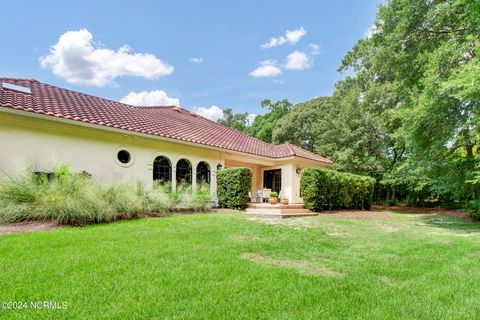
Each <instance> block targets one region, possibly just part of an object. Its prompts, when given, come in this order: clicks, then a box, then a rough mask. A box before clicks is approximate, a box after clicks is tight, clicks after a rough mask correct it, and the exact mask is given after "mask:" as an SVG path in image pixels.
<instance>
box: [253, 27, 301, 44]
mask: <svg viewBox="0 0 480 320" xmlns="http://www.w3.org/2000/svg"><path fill="white" fill-rule="evenodd" d="M306 34H307V31H305V29H303V27H300V28H298V29H295V30H292V31H290V30H287V31H286V32H285V35H284V36H280V37H278V38H275V37H272V38H270V41H268V42H267V43H264V44H262V45H261V46H260V47H261V48H263V49H269V48H273V47H278V46H281V45H284V44H286V43H289V44H295V43H297V42H298V41H300V39H301V38H302V37H303V36H304V35H306Z"/></svg>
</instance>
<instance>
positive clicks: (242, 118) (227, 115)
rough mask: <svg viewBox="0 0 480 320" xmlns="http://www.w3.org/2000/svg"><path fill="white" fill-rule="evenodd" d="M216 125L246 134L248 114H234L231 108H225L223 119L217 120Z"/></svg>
mask: <svg viewBox="0 0 480 320" xmlns="http://www.w3.org/2000/svg"><path fill="white" fill-rule="evenodd" d="M217 123H220V124H223V125H224V126H227V127H230V128H233V129H236V130H238V131H241V132H246V131H247V126H248V113H247V112H245V113H235V114H234V113H233V110H232V108H226V109H225V110H223V118H221V119H218V120H217Z"/></svg>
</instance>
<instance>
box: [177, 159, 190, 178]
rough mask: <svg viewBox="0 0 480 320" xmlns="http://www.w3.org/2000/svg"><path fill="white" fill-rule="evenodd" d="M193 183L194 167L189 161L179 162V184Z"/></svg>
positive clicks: (181, 160) (182, 160)
mask: <svg viewBox="0 0 480 320" xmlns="http://www.w3.org/2000/svg"><path fill="white" fill-rule="evenodd" d="M182 182H183V183H192V165H191V164H190V162H189V161H188V160H187V159H180V160H178V162H177V183H182Z"/></svg>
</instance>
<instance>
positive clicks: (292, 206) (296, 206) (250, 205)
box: [247, 202, 305, 209]
mask: <svg viewBox="0 0 480 320" xmlns="http://www.w3.org/2000/svg"><path fill="white" fill-rule="evenodd" d="M247 208H256V209H305V205H304V204H303V203H290V204H281V203H277V204H270V203H252V202H249V203H247Z"/></svg>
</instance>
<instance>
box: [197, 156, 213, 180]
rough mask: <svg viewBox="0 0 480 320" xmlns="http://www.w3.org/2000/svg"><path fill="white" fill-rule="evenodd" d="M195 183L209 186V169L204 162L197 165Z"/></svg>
mask: <svg viewBox="0 0 480 320" xmlns="http://www.w3.org/2000/svg"><path fill="white" fill-rule="evenodd" d="M197 183H207V184H210V167H209V165H208V163H206V162H205V161H201V162H200V163H199V164H198V165H197Z"/></svg>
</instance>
